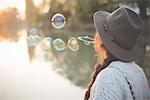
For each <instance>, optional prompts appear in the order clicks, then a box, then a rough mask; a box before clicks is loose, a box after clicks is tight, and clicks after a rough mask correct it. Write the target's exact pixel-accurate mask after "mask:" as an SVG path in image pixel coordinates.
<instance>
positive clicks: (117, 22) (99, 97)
mask: <svg viewBox="0 0 150 100" xmlns="http://www.w3.org/2000/svg"><path fill="white" fill-rule="evenodd" d="M94 24H95V27H96V30H97V34H96V36H95V41H94V47H95V50H96V52H97V55H98V57H99V60H98V64H97V65H96V68H95V72H94V74H93V79H92V81H91V83H90V85H89V87H88V90H87V91H86V94H85V99H84V100H150V99H149V96H148V91H149V87H148V83H147V79H146V77H145V74H144V72H143V70H142V69H141V68H140V67H139V66H138V65H137V64H136V63H135V62H134V61H135V60H136V59H138V58H139V57H140V56H141V55H142V54H143V51H144V50H143V45H142V39H141V34H142V31H143V21H142V19H141V17H140V16H139V15H138V14H136V13H135V12H134V11H132V10H131V9H129V8H126V7H121V8H118V9H117V10H115V11H114V12H112V13H108V12H105V11H98V12H96V13H95V14H94Z"/></svg>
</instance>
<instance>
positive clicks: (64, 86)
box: [0, 37, 85, 100]
mask: <svg viewBox="0 0 150 100" xmlns="http://www.w3.org/2000/svg"><path fill="white" fill-rule="evenodd" d="M84 92H85V90H84V89H82V88H80V87H77V86H75V85H73V84H72V83H71V82H70V81H69V80H67V79H65V78H63V77H61V76H60V75H59V74H57V73H55V72H54V71H53V69H52V63H51V62H40V61H38V60H33V62H32V63H30V61H29V55H28V48H27V44H26V40H25V37H21V38H20V40H19V41H18V42H7V41H1V42H0V100H83V96H84Z"/></svg>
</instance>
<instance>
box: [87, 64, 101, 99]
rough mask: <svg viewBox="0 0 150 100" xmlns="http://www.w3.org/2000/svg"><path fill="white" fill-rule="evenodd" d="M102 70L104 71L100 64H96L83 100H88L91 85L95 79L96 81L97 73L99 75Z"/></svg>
mask: <svg viewBox="0 0 150 100" xmlns="http://www.w3.org/2000/svg"><path fill="white" fill-rule="evenodd" d="M102 69H104V67H102V66H101V65H100V64H96V66H95V71H94V73H93V78H92V81H91V83H90V84H89V86H88V90H87V91H86V93H85V97H84V100H88V98H89V97H90V91H91V87H92V85H93V83H94V81H95V79H96V77H97V75H98V73H99V72H100V71H101V70H102Z"/></svg>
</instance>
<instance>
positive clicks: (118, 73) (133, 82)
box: [90, 61, 150, 100]
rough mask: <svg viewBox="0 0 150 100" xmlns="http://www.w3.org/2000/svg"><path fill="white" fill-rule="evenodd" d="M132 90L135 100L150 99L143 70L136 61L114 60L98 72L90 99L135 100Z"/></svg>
mask: <svg viewBox="0 0 150 100" xmlns="http://www.w3.org/2000/svg"><path fill="white" fill-rule="evenodd" d="M128 82H129V83H128ZM129 84H130V85H129ZM130 86H131V88H132V89H130ZM132 92H133V96H134V97H135V100H150V98H149V94H150V93H149V92H150V90H149V87H148V82H147V79H146V77H145V74H144V72H143V70H142V69H141V68H140V67H139V66H138V65H137V64H136V63H134V62H131V63H126V62H121V61H114V62H112V63H110V64H109V66H108V67H107V68H105V69H104V70H102V71H101V72H100V73H99V74H98V76H97V78H96V80H95V82H94V84H93V86H92V88H91V94H90V100H133V96H132Z"/></svg>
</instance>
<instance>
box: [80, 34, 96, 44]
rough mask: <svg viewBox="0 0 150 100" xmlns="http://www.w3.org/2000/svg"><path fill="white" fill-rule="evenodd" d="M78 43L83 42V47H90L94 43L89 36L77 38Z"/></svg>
mask: <svg viewBox="0 0 150 100" xmlns="http://www.w3.org/2000/svg"><path fill="white" fill-rule="evenodd" d="M77 39H78V40H80V41H83V42H84V44H85V45H90V44H93V43H94V38H91V37H89V36H85V37H84V36H80V37H78V38H77Z"/></svg>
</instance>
